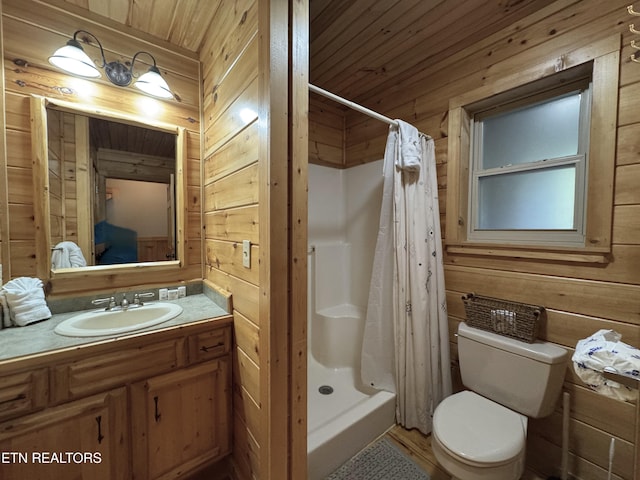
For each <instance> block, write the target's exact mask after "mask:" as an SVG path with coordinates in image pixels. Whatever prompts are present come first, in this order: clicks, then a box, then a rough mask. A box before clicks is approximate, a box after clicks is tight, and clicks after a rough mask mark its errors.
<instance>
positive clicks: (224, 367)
mask: <svg viewBox="0 0 640 480" xmlns="http://www.w3.org/2000/svg"><path fill="white" fill-rule="evenodd" d="M230 388H231V375H230V365H229V359H228V358H223V359H216V360H211V361H208V362H206V363H203V364H200V365H196V366H194V367H190V368H185V369H182V370H179V371H177V372H172V373H168V374H166V375H160V376H157V377H154V378H152V379H149V380H146V381H144V382H138V383H136V384H133V385H132V386H131V415H132V437H133V458H134V459H135V462H134V464H133V471H134V478H136V479H141V480H142V479H144V480H147V479H149V480H151V479H154V480H155V479H168V478H179V477H180V476H181V473H183V472H185V471H189V470H192V469H193V468H195V467H198V466H199V465H204V464H207V463H211V461H213V460H215V459H217V458H220V457H222V456H223V455H224V454H226V453H229V452H230V424H229V422H230V417H231V405H230V400H231V395H230Z"/></svg>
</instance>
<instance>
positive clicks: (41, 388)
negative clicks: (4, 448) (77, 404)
mask: <svg viewBox="0 0 640 480" xmlns="http://www.w3.org/2000/svg"><path fill="white" fill-rule="evenodd" d="M47 387H48V385H47V369H46V368H41V369H37V370H32V371H29V372H23V373H14V374H12V375H6V376H3V377H0V420H6V419H9V418H13V417H17V416H20V415H24V414H26V413H30V412H33V411H35V410H38V409H40V408H44V407H45V406H46V404H47V396H48V388H47Z"/></svg>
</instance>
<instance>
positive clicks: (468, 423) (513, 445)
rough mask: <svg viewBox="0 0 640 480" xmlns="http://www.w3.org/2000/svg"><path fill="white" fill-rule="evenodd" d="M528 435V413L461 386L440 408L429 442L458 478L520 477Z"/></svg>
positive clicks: (503, 479)
mask: <svg viewBox="0 0 640 480" xmlns="http://www.w3.org/2000/svg"><path fill="white" fill-rule="evenodd" d="M526 435H527V417H526V416H524V415H521V414H519V413H516V412H514V411H513V410H510V409H508V408H506V407H503V406H502V405H500V404H498V403H496V402H493V401H491V400H489V399H487V398H484V397H482V396H481V395H478V394H477V393H474V392H471V391H463V392H460V393H457V394H455V395H452V396H450V397H448V398H446V399H445V400H443V401H442V402H441V403H440V405H438V407H437V408H436V410H435V412H434V416H433V432H432V436H431V438H432V441H431V444H432V448H433V452H434V455H435V456H436V458H437V460H438V462H439V463H440V464H441V466H442V467H443V468H444V469H445V470H446V471H447V472H449V473H450V474H451V475H452V476H453V478H455V479H459V480H517V479H518V478H520V476H521V475H522V472H523V471H524V458H525V443H526Z"/></svg>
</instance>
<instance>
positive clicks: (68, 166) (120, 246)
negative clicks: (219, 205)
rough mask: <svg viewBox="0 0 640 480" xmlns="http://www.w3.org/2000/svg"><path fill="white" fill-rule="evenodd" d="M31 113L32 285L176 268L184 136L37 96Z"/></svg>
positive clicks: (180, 243)
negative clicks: (67, 278) (93, 273)
mask: <svg viewBox="0 0 640 480" xmlns="http://www.w3.org/2000/svg"><path fill="white" fill-rule="evenodd" d="M31 109H32V126H33V128H32V146H33V158H34V171H33V178H34V181H33V184H34V223H35V227H36V231H37V235H36V258H37V262H36V268H37V271H38V276H39V278H43V279H44V278H53V276H55V277H58V276H61V275H67V274H70V273H74V272H78V273H83V274H84V273H85V272H86V271H87V270H89V269H92V270H94V271H96V273H99V274H101V275H102V274H104V273H106V271H108V270H109V269H118V272H121V273H124V272H127V271H129V270H127V268H135V269H136V271H137V268H139V267H140V266H143V265H144V266H147V265H149V266H154V267H156V268H160V269H162V268H181V266H182V262H183V260H184V250H185V243H184V239H183V236H184V231H185V229H184V227H185V220H186V219H185V213H186V211H185V209H184V195H185V190H186V185H185V176H184V162H185V155H186V135H185V131H184V129H183V128H178V127H176V126H173V125H167V124H164V123H159V122H153V121H147V120H145V119H140V118H138V117H134V116H131V115H127V114H121V113H119V112H107V111H105V110H102V109H95V108H94V107H92V106H85V105H80V104H75V103H69V102H64V101H61V100H49V99H46V98H43V97H37V96H33V97H32V100H31ZM141 264H142V265H141ZM105 269H107V270H105Z"/></svg>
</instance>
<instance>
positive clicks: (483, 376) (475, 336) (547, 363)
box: [458, 323, 569, 418]
mask: <svg viewBox="0 0 640 480" xmlns="http://www.w3.org/2000/svg"><path fill="white" fill-rule="evenodd" d="M568 358H569V352H568V351H567V350H566V349H564V348H562V347H561V346H559V345H556V344H554V343H549V342H541V341H536V342H535V343H525V342H521V341H519V340H516V339H512V338H509V337H505V336H502V335H498V334H495V333H491V332H487V331H485V330H479V329H477V328H473V327H470V326H468V325H467V324H466V323H460V325H459V327H458V359H459V362H460V373H461V375H462V383H463V384H464V385H465V387H467V388H468V389H470V390H473V391H474V392H476V393H478V394H480V395H482V396H483V397H486V398H489V399H491V400H493V401H495V402H497V403H500V404H502V405H504V406H505V407H507V408H510V409H511V410H515V411H516V412H519V413H521V414H523V415H526V416H528V417H532V418H540V417H546V416H547V415H550V414H551V413H552V412H553V409H554V408H555V405H556V401H557V400H558V395H559V394H560V390H561V389H562V383H563V381H564V376H565V372H566V368H567V360H568Z"/></svg>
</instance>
